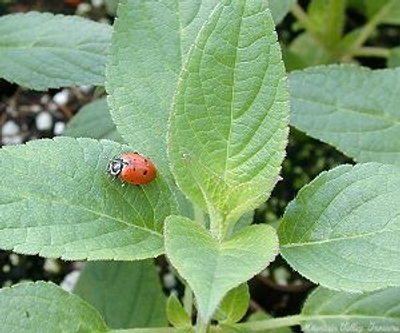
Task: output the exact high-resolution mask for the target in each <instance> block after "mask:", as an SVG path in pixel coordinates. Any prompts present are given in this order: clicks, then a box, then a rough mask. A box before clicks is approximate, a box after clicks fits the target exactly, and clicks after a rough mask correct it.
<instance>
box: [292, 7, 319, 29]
mask: <svg viewBox="0 0 400 333" xmlns="http://www.w3.org/2000/svg"><path fill="white" fill-rule="evenodd" d="M291 13H292V14H293V16H294V17H295V18H296V19H297V20H298V21H299V22H301V23H302V24H303V25H304V27H305V28H306V29H307V30H308V31H310V32H315V30H316V29H315V27H314V25H313V24H312V22H311V21H310V19H309V18H308V15H307V13H306V12H305V11H304V10H303V8H301V6H300V5H299V4H298V3H297V2H296V3H295V4H294V5H293V6H292V8H291Z"/></svg>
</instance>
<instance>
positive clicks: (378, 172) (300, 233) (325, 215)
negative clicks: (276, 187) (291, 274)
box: [278, 163, 400, 292]
mask: <svg viewBox="0 0 400 333" xmlns="http://www.w3.org/2000/svg"><path fill="white" fill-rule="evenodd" d="M399 202H400V169H399V168H398V167H396V166H392V165H383V164H378V163H366V164H359V165H356V166H354V167H353V166H350V165H345V166H340V167H337V168H335V169H333V170H331V171H329V172H323V173H322V174H320V175H319V176H318V177H317V178H316V179H315V180H314V181H312V182H311V183H310V184H308V185H307V186H305V187H303V188H302V190H300V192H299V194H298V196H297V197H296V198H295V200H293V201H292V202H291V203H290V204H289V205H288V207H287V210H286V212H285V215H284V217H283V220H282V222H281V224H280V226H279V228H278V235H279V239H280V246H281V254H282V255H283V257H284V258H285V259H286V260H287V261H288V262H289V264H290V265H291V266H292V267H293V268H294V269H295V270H297V271H298V272H299V273H300V274H302V275H304V276H305V277H307V278H308V279H310V280H312V281H313V282H316V283H319V284H321V285H322V286H325V287H328V288H330V289H335V290H344V291H349V292H354V291H357V292H360V291H372V290H376V289H380V288H385V287H388V286H398V285H399V284H400V261H399V260H398V258H399V255H400V242H399V239H400V206H399Z"/></svg>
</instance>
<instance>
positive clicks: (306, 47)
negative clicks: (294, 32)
mask: <svg viewBox="0 0 400 333" xmlns="http://www.w3.org/2000/svg"><path fill="white" fill-rule="evenodd" d="M289 51H290V52H291V55H292V57H296V58H297V59H296V61H297V62H298V63H300V65H301V66H302V67H310V66H316V65H321V64H326V63H328V62H329V57H330V56H331V55H330V54H329V52H328V51H327V50H326V49H325V48H324V47H323V45H321V43H319V42H318V41H317V40H316V39H315V38H314V37H313V36H312V35H311V34H310V33H308V32H303V33H302V34H300V35H299V36H297V37H296V38H295V39H294V40H293V41H292V43H291V44H290V47H289ZM289 65H290V64H289Z"/></svg>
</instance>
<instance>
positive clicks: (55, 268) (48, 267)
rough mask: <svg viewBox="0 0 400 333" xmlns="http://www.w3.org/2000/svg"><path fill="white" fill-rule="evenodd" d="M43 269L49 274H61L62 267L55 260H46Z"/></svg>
mask: <svg viewBox="0 0 400 333" xmlns="http://www.w3.org/2000/svg"><path fill="white" fill-rule="evenodd" d="M43 269H44V270H45V271H46V272H49V273H55V274H57V273H59V272H60V265H59V264H58V263H57V261H56V260H54V259H46V260H45V261H44V265H43Z"/></svg>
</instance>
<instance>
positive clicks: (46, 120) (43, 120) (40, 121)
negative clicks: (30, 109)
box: [35, 111, 53, 131]
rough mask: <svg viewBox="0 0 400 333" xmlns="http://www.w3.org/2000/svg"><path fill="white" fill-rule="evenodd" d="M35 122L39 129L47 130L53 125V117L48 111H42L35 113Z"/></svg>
mask: <svg viewBox="0 0 400 333" xmlns="http://www.w3.org/2000/svg"><path fill="white" fill-rule="evenodd" d="M35 122H36V128H37V129H38V130H39V131H48V130H50V129H51V127H52V126H53V117H52V116H51V114H50V113H49V112H47V111H43V112H40V113H39V114H38V115H37V117H36V119H35Z"/></svg>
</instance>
